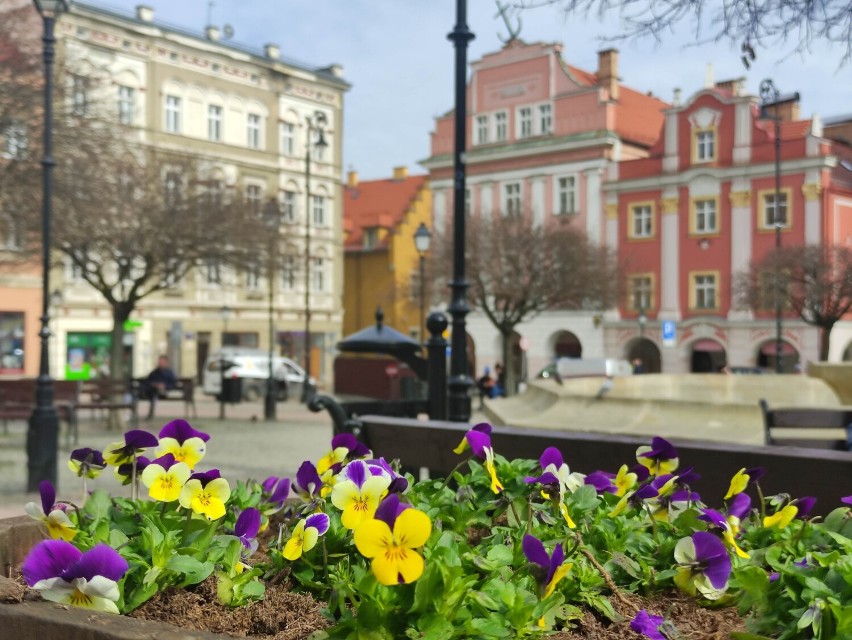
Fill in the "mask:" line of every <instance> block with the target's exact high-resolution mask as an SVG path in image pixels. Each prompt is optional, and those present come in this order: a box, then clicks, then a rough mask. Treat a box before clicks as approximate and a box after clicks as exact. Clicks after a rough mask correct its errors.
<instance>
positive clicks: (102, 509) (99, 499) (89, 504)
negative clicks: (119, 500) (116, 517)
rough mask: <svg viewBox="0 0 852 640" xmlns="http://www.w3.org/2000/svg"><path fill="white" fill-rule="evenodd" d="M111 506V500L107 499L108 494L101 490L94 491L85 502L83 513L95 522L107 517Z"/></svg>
mask: <svg viewBox="0 0 852 640" xmlns="http://www.w3.org/2000/svg"><path fill="white" fill-rule="evenodd" d="M111 506H112V499H111V498H110V497H109V494H108V493H107V492H106V491H104V490H103V489H95V490H94V491H92V493H91V494H90V495H89V497H88V499H87V500H86V504H85V506H84V507H83V513H84V514H85V515H87V516H89V517H90V518H92V519H93V520H94V521H95V522H97V521H98V520H101V519H102V518H106V517H107V515H109V509H110V507H111Z"/></svg>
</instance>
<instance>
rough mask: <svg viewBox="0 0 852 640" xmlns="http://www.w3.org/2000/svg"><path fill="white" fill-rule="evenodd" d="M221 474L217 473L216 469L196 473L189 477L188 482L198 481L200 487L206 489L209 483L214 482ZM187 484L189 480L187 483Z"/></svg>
mask: <svg viewBox="0 0 852 640" xmlns="http://www.w3.org/2000/svg"><path fill="white" fill-rule="evenodd" d="M221 477H222V474H221V473H219V470H218V469H210V471H196V472H195V473H193V474H192V475H191V476H189V479H190V480H198V481H199V482H200V483H201V486H202V487H206V486H207V485H208V484H209V483H210V481H212V480H216V479H217V478H221ZM187 482H189V480H188V481H187Z"/></svg>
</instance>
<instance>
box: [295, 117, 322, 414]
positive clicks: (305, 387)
mask: <svg viewBox="0 0 852 640" xmlns="http://www.w3.org/2000/svg"><path fill="white" fill-rule="evenodd" d="M305 122H306V123H307V127H308V128H307V138H306V140H305V381H304V382H303V383H302V398H301V400H302V402H307V401H308V400H310V397H311V392H312V390H311V385H310V384H309V381H310V379H311V215H313V211H311V144H312V141H311V138H312V137H313V134H314V131H316V132H317V141H316V142H313V146H315V147H316V148H317V151H320V152H322V150H323V149H325V148H326V147H327V146H328V143H327V142H326V141H325V135H324V130H325V125H326V117H325V114H324V113H323V112H322V111H317V112H315V113H314V115H313V117H311V116H308V117H307V118H305Z"/></svg>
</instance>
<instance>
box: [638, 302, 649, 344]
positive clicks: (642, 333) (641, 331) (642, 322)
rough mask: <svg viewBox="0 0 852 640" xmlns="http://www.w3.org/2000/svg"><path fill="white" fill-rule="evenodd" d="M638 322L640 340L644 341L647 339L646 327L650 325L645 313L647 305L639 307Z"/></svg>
mask: <svg viewBox="0 0 852 640" xmlns="http://www.w3.org/2000/svg"><path fill="white" fill-rule="evenodd" d="M636 320H637V322H639V338H640V339H642V338H644V337H645V325H647V324H648V314H647V313H645V305H642V306H641V307H639V315H638V316H637V318H636Z"/></svg>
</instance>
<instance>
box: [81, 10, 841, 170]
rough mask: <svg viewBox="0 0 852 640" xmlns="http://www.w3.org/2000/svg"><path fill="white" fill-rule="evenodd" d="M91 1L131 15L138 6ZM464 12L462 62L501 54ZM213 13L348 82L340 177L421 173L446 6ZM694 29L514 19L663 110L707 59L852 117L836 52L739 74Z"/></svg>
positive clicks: (201, 13)
mask: <svg viewBox="0 0 852 640" xmlns="http://www.w3.org/2000/svg"><path fill="white" fill-rule="evenodd" d="M144 3H145V4H147V5H149V6H152V7H154V9H155V12H156V19H157V20H163V21H166V22H169V23H172V24H175V25H178V26H182V27H185V28H189V29H193V30H197V31H199V32H200V31H201V30H202V29H203V28H204V26H205V23H206V22H207V12H208V0H144ZM509 3H510V1H509V0H504V4H509ZM98 4H102V5H105V6H110V7H114V8H121V9H126V10H132V9H133V8H134V7H135V5H137V4H139V0H109V1H108V2H99V3H98ZM468 4H469V9H468V25H469V26H470V28H471V30H472V31H473V32H474V34H475V35H476V38H475V39H474V40H473V41H472V42H471V44H470V47H469V49H468V61H469V62H470V61H472V60H476V59H478V58H480V57H481V56H482V55H483V54H485V53H488V52H491V51H495V50H497V49H499V47H500V46H501V41H500V35H503V36H505V35H506V30H505V27H504V25H503V22H502V20H501V19H500V18H498V17H496V14H497V9H496V5H495V3H494V1H493V0H469V3H468ZM212 16H213V18H212V23H213V24H214V25H217V26H222V25H224V24H230V25H232V26H233V28H234V31H235V35H234V38H233V39H234V41H235V42H239V43H241V44H247V45H252V46H258V47H260V46H262V45H263V44H265V43H267V42H274V43H277V44H279V45H280V46H281V51H282V55H284V56H286V57H289V58H293V59H296V60H299V61H302V62H304V63H307V64H308V65H310V66H326V65H328V64H331V63H340V64H342V65H343V70H344V77H345V78H346V80H347V81H349V82H350V83H351V84H352V89H351V90H350V91H349V93H348V94H346V97H345V107H344V109H345V124H344V128H345V130H344V162H343V167H344V171H345V170H348V169H355V170H357V171H358V172H359V174H360V177H361V179H372V178H383V177H387V176H389V175H390V174H391V170H392V167H394V166H398V165H408V166H409V168H410V169H411V171H412V172H423V169H422V168H421V167H419V166H418V164H417V163H418V161H419V160H422V159H424V158H426V157H427V156H428V155H429V133H430V131H432V129H433V125H434V117H435V116H437V115H440V114H442V113H445V112H446V111H448V110H450V109H451V108H452V106H453V101H454V97H453V72H454V71H453V70H454V53H453V46H452V43H451V42H450V41H449V40H447V38H446V35H447V33H448V32H449V31H450V30H451V29H452V28H453V25H454V24H455V2H454V1H453V0H215V4H214V6H213V11H212ZM691 29H692V28H691V25H687V24H684V25H682V26H681V27H680V29H679V31H678V32H677V33H674V34H672V35H671V36H669V37H668V38H667V39H666V41H665V42H664V43H660V44H658V43H656V42H654V41H653V40H643V41H630V42H617V43H611V42H607V41H604V40H602V38H606V37H611V36H615V35H617V34H618V22H617V20H616V19H615V15H614V14H613V16H612V17H611V18H609V19H607V21H606V22H601V21H600V20H599V19H598V18H597V17H592V18H589V19H585V18H583V17H582V16H566V15H564V14H563V13H562V12H560V11H559V10H558V9H557V8H556V7H541V8H538V9H532V10H527V11H525V12H524V13H523V14H522V28H521V33H520V37H521V39H523V40H525V41H527V42H535V41H546V42H561V43H562V44H563V46H564V51H563V57H564V58H565V60H566V61H567V62H568V63H569V64H572V65H574V66H577V67H580V68H581V69H586V70H588V71H594V70H595V69H596V66H597V53H596V52H597V51H598V50H600V49H603V48H608V47H610V46H615V47H617V48H618V49H619V50H620V52H621V56H620V75H621V78H622V81H623V82H624V83H625V84H626V85H628V86H630V87H632V88H634V89H637V90H640V91H644V92H647V91H652V92H653V93H654V94H655V95H658V96H660V97H661V98H662V99H664V100H666V101H669V102H670V101H671V99H672V90H673V89H674V88H675V87H680V88H682V89H683V96H684V98H686V97H688V96H690V95H691V94H693V93H695V92H696V91H698V90H700V89H701V88H702V87H703V85H704V79H705V76H706V69H707V64H708V63H713V68H714V75H715V78H716V80H724V79H730V78H735V77H739V76H746V77H747V78H748V83H747V86H748V90H749V91H750V92H752V93H755V94H756V93H757V92H758V85H759V84H760V81H761V80H762V79H763V78H766V77H771V78H772V79H773V80H774V81H775V84H776V85H777V86H778V89H779V90H780V91H781V92H782V93H790V92H793V91H798V92H800V94H801V97H802V100H801V105H802V115H803V117H808V116H810V115H811V114H812V113H814V112H817V113H819V114H820V116H822V117H823V118H825V117H829V116H836V115H842V114H847V113H852V65H847V66H844V67H840V66H839V63H840V60H841V58H842V56H843V53H844V52H843V51H842V49H841V48H840V47H837V46H834V47H829V46H827V45H824V44H820V45H818V46H814V47H813V48H812V50H811V52H810V53H808V54H806V55H804V56H801V55H799V54H795V53H793V54H791V53H790V51H791V48H792V46H791V45H790V44H789V43H787V44H784V43H780V44H778V45H777V46H774V47H772V48H771V49H758V50H757V56H758V59H757V61H756V62H755V63H754V64H753V65H752V68H751V70H750V71H748V72H747V71H746V70H745V68H744V67H743V65H742V63H741V62H740V52H739V50H738V47H735V46H733V45H730V44H728V43H712V42H711V43H707V44H695V43H696V41H697V40H698V38H696V36H695V33H694V31H692V30H691Z"/></svg>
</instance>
